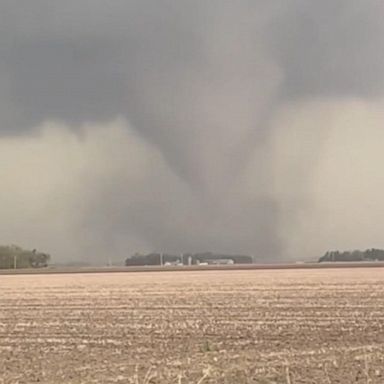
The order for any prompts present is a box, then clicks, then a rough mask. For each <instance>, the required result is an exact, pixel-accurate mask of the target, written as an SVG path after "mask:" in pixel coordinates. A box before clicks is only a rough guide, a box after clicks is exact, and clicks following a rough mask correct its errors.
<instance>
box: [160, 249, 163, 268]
mask: <svg viewBox="0 0 384 384" xmlns="http://www.w3.org/2000/svg"><path fill="white" fill-rule="evenodd" d="M160 266H161V267H162V266H163V252H161V253H160Z"/></svg>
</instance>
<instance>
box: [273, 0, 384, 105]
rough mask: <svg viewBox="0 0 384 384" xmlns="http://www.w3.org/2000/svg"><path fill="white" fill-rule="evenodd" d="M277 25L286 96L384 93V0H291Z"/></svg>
mask: <svg viewBox="0 0 384 384" xmlns="http://www.w3.org/2000/svg"><path fill="white" fill-rule="evenodd" d="M286 3H287V4H286V6H285V7H286V12H284V13H282V14H279V15H278V17H277V18H276V20H275V21H274V23H273V25H272V31H271V32H272V36H273V38H272V39H271V40H269V41H270V43H271V47H272V50H273V53H274V56H275V57H276V58H277V60H278V62H279V64H280V66H281V67H282V68H283V70H284V76H285V81H284V85H283V87H284V88H283V91H282V92H283V93H284V95H285V96H286V97H288V98H291V97H297V96H299V97H304V98H305V97H310V96H314V95H320V96H328V95H331V96H336V97H338V96H356V97H365V96H368V97H375V96H378V95H382V94H383V92H384V55H383V51H384V23H383V14H384V3H383V2H382V1H380V0H368V1H360V0H337V1H333V0H325V1H305V0H299V1H293V2H286Z"/></svg>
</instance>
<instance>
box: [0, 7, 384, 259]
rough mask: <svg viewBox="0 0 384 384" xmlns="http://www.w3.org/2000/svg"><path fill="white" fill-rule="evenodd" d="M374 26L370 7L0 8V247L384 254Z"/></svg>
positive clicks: (62, 251) (381, 97) (377, 27)
mask: <svg viewBox="0 0 384 384" xmlns="http://www.w3.org/2000/svg"><path fill="white" fill-rule="evenodd" d="M383 19H384V2H383V1H382V0H322V1H318V0H316V1H315V0H313V1H312V0H276V1H267V0H249V1H247V0H237V1H233V0H220V1H219V0H212V1H206V0H172V1H171V0H111V1H108V2H107V1H99V0H87V1H86V0H76V1H74V0H66V1H57V0H34V1H30V0H24V1H23V0H20V1H17V2H15V1H11V0H9V1H6V0H0V84H1V87H0V183H1V186H0V217H1V221H0V243H4V244H11V243H16V244H19V245H21V246H24V247H26V248H39V249H41V250H45V251H48V252H50V253H52V255H53V256H54V258H55V259H56V260H63V259H66V260H70V259H76V258H78V259H82V260H88V261H89V260H93V261H97V262H100V261H102V262H104V261H105V260H106V259H107V258H108V257H111V258H112V259H113V260H116V261H117V260H122V259H124V258H125V257H126V256H128V255H130V254H132V253H134V252H136V251H142V252H150V251H155V250H157V251H168V252H182V251H189V252H195V251H205V250H211V251H217V252H236V253H247V254H252V255H256V256H259V257H265V258H270V259H272V258H283V257H284V258H306V257H309V258H311V257H316V256H319V255H321V254H322V253H324V252H325V251H326V250H328V249H333V248H339V249H351V248H368V247H384V237H383V235H382V234H383V232H384V202H383V198H382V190H383V187H384V171H383V170H382V165H383V164H384V151H383V150H382V143H384V130H383V128H384V54H383V52H384V23H383Z"/></svg>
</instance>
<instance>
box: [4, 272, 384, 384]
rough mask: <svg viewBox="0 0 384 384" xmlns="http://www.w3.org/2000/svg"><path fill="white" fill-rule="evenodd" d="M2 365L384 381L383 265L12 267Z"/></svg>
mask: <svg viewBox="0 0 384 384" xmlns="http://www.w3.org/2000/svg"><path fill="white" fill-rule="evenodd" d="M0 362H1V364H0V384H5V383H7V384H8V383H9V384H11V383H12V384H13V383H19V384H21V383H24V384H31V383H43V384H48V383H49V384H64V383H65V384H79V383H85V384H88V383H100V384H104V383H127V384H128V383H132V384H144V383H145V384H150V383H152V384H155V383H157V384H172V383H175V384H180V383H181V384H187V383H188V384H189V383H193V384H205V383H207V384H208V383H222V384H224V383H227V384H245V383H264V384H266V383H284V384H299V383H303V384H304V383H305V384H309V383H313V384H321V383H325V384H330V383H345V384H350V383H364V384H368V383H370V384H375V383H377V384H379V383H384V271H383V270H382V269H380V268H372V269H368V268H367V269H365V268H352V269H345V268H344V269H302V270H295V269H293V270H244V271H204V272H200V271H182V272H180V273H171V272H163V273H154V272H145V273H140V274H136V273H104V274H100V273H99V274H92V273H89V274H52V275H45V276H42V275H20V276H17V275H16V276H6V275H3V276H0Z"/></svg>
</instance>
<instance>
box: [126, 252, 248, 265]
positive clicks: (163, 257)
mask: <svg viewBox="0 0 384 384" xmlns="http://www.w3.org/2000/svg"><path fill="white" fill-rule="evenodd" d="M213 260H233V262H234V263H235V264H252V263H253V258H252V257H251V256H246V255H227V254H217V253H212V252H203V253H183V254H181V255H174V254H173V255H172V254H168V253H149V254H144V255H143V254H140V253H135V254H134V255H132V256H130V257H128V258H127V259H126V260H125V265H126V266H140V265H141V266H143V265H161V264H166V263H180V264H183V265H189V264H192V265H196V264H199V263H208V262H210V261H213Z"/></svg>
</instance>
